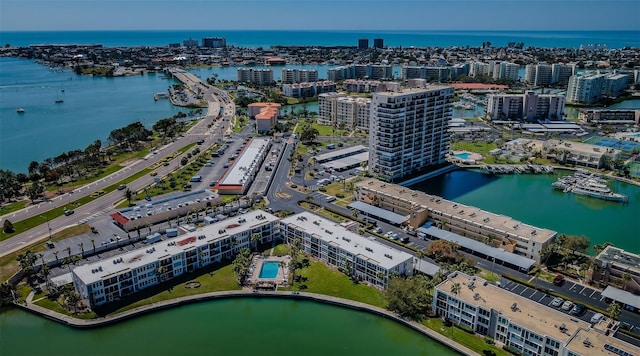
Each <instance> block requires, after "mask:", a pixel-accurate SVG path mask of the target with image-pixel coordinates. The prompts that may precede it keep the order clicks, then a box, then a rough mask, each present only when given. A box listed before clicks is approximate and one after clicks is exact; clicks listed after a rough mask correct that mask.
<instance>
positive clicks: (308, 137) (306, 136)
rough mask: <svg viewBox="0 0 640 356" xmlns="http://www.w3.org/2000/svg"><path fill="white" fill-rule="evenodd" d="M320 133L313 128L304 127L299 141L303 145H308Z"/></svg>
mask: <svg viewBox="0 0 640 356" xmlns="http://www.w3.org/2000/svg"><path fill="white" fill-rule="evenodd" d="M319 134H320V132H319V131H318V129H316V128H315V127H311V126H305V127H304V128H303V129H302V133H301V134H300V141H301V142H303V143H305V144H310V143H312V142H313V141H315V139H316V138H317V137H318V135H319Z"/></svg>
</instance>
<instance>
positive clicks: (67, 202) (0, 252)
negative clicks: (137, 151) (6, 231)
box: [0, 69, 236, 256]
mask: <svg viewBox="0 0 640 356" xmlns="http://www.w3.org/2000/svg"><path fill="white" fill-rule="evenodd" d="M172 73H173V74H174V76H175V77H176V78H177V79H178V80H180V81H181V82H183V83H184V84H185V85H186V86H188V87H189V88H190V89H191V90H192V91H193V92H194V93H200V94H201V95H202V99H203V100H206V101H207V102H208V107H207V113H206V115H205V117H204V118H203V119H201V120H199V122H198V123H197V124H196V125H194V126H193V127H192V128H191V129H190V130H189V131H188V132H187V133H186V134H185V135H184V136H182V137H178V138H177V139H176V140H175V141H174V142H172V143H170V144H168V145H166V146H162V147H159V148H158V150H157V153H156V154H152V155H149V156H147V157H146V158H145V159H141V160H137V161H135V162H132V163H131V164H129V165H128V166H126V167H124V168H123V169H121V170H119V171H117V172H115V173H113V174H111V175H109V176H107V177H104V178H102V179H100V180H97V181H95V182H92V183H90V184H87V185H85V186H82V187H80V188H77V189H75V190H73V191H71V192H69V193H67V194H63V195H59V196H57V197H55V198H53V199H51V200H49V201H45V202H42V203H39V204H37V205H33V206H29V207H27V208H24V209H22V210H19V211H16V212H12V213H9V214H6V215H3V216H1V217H0V224H2V223H4V220H7V219H8V220H10V221H12V222H14V223H15V222H17V221H22V220H24V219H28V218H30V217H33V216H38V215H42V214H44V213H45V212H47V211H50V210H52V209H60V212H63V211H64V209H66V208H69V209H74V210H75V213H74V214H73V215H69V216H65V215H61V216H59V217H57V218H55V219H51V220H47V219H46V218H45V217H42V224H40V225H38V226H36V227H34V228H32V229H29V230H28V231H25V232H22V233H20V234H17V235H15V236H13V237H11V238H9V239H6V240H4V241H0V256H4V255H7V254H9V253H12V252H14V251H17V250H19V249H20V248H22V247H24V246H27V245H30V244H32V243H34V242H37V241H40V240H44V239H46V238H47V237H48V236H49V230H51V233H53V232H55V231H58V230H62V229H64V228H66V227H68V226H71V225H74V224H77V223H79V222H81V221H83V220H84V219H87V218H89V217H90V216H92V215H98V214H103V213H105V212H106V211H108V210H109V209H111V208H112V206H113V204H114V203H116V202H118V201H120V200H122V199H124V191H121V190H114V191H112V192H109V193H108V194H105V195H103V196H101V197H99V198H96V199H95V200H93V201H91V202H89V203H87V204H84V205H82V206H78V207H74V206H73V205H71V203H72V202H74V201H76V200H78V199H80V198H82V197H85V196H88V195H91V194H93V193H94V192H96V191H98V190H103V189H105V188H107V187H109V186H111V185H113V184H116V183H119V182H121V181H122V180H124V179H125V178H127V177H130V176H131V175H134V174H136V173H138V172H140V171H142V170H143V169H146V168H151V167H153V166H155V165H156V164H158V163H159V162H161V161H162V160H163V159H165V158H166V157H167V156H168V155H169V154H171V153H174V152H175V151H177V150H179V149H180V148H182V147H184V146H187V145H189V144H191V143H195V142H197V141H198V140H200V139H203V140H204V143H203V146H204V147H210V146H212V145H214V144H215V143H216V142H217V141H218V140H219V139H220V140H222V139H223V137H224V135H225V133H229V132H231V128H230V125H231V123H232V119H233V116H234V113H235V111H236V110H235V104H234V103H233V101H232V100H231V99H230V98H229V96H228V95H227V93H226V92H225V91H223V90H220V89H218V88H215V87H212V86H209V85H207V84H205V83H202V81H201V80H200V79H199V78H198V77H196V76H195V75H193V74H191V73H188V72H186V71H184V70H175V69H174V70H172ZM220 108H222V109H223V112H222V116H221V118H220V120H216V118H217V117H218V115H219V114H220ZM210 123H213V126H211V128H209V127H208V125H209V124H210ZM186 154H187V152H185V153H183V154H182V155H179V156H177V157H175V158H174V159H173V160H172V161H171V164H170V165H169V166H162V165H159V167H158V168H157V169H156V172H158V176H159V177H161V176H164V175H166V174H168V173H169V172H171V171H174V170H176V169H177V168H179V165H180V159H181V158H182V157H183V156H186ZM153 179H154V178H153V177H151V176H150V175H144V176H142V177H140V178H138V179H136V180H135V181H132V182H129V183H127V188H128V189H131V190H132V191H138V190H142V189H144V187H146V186H148V185H149V184H151V183H153Z"/></svg>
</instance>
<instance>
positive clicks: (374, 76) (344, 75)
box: [327, 64, 393, 82]
mask: <svg viewBox="0 0 640 356" xmlns="http://www.w3.org/2000/svg"><path fill="white" fill-rule="evenodd" d="M327 76H328V77H329V80H331V81H334V82H335V81H338V80H344V79H370V80H381V79H392V78H393V66H391V65H388V64H350V65H346V66H340V67H335V68H330V69H329V70H328V71H327Z"/></svg>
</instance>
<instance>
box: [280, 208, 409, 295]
mask: <svg viewBox="0 0 640 356" xmlns="http://www.w3.org/2000/svg"><path fill="white" fill-rule="evenodd" d="M280 232H281V234H282V237H283V239H284V240H285V242H286V243H287V244H289V245H292V244H294V243H295V241H296V239H299V241H300V243H301V246H302V249H303V250H304V251H305V252H306V253H308V254H309V255H311V256H312V257H314V258H317V259H320V260H322V261H323V262H325V263H326V264H328V265H330V266H334V267H338V268H342V269H345V270H347V271H348V272H349V274H351V275H353V276H355V277H356V278H358V279H360V280H362V281H366V282H367V283H369V284H371V285H373V286H375V287H377V288H385V287H386V286H387V283H388V280H389V277H390V276H391V275H392V274H398V275H405V276H409V275H412V274H413V256H412V255H410V254H408V253H406V252H402V251H400V250H397V249H394V248H392V247H389V246H386V245H383V244H381V243H379V242H377V241H375V240H370V239H368V238H366V237H364V236H361V235H359V234H357V233H355V232H351V231H349V230H347V229H345V227H343V226H342V225H340V224H338V223H335V222H333V221H331V220H328V219H325V218H323V217H320V216H318V215H314V214H312V213H309V212H304V213H300V214H296V215H293V216H290V217H288V218H286V219H283V220H282V221H281V223H280Z"/></svg>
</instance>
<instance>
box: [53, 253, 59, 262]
mask: <svg viewBox="0 0 640 356" xmlns="http://www.w3.org/2000/svg"><path fill="white" fill-rule="evenodd" d="M59 253H60V252H59V251H53V255H54V256H56V263H57V262H58V254H59Z"/></svg>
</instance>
